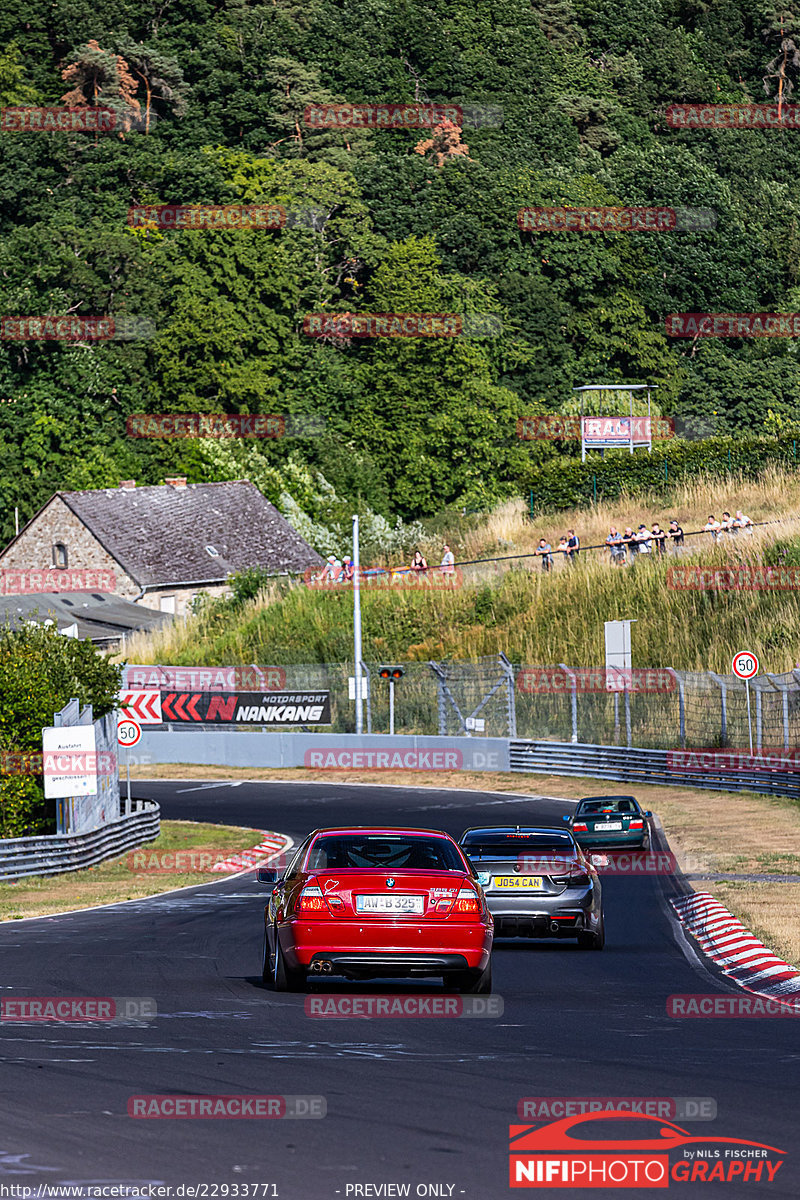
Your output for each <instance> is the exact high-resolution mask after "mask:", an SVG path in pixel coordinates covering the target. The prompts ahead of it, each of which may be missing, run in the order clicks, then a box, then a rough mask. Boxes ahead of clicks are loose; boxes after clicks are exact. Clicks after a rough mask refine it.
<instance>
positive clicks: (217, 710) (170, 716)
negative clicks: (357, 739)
mask: <svg viewBox="0 0 800 1200" xmlns="http://www.w3.org/2000/svg"><path fill="white" fill-rule="evenodd" d="M161 715H162V718H163V720H164V721H179V722H183V721H185V722H187V723H188V724H208V725H276V726H289V725H330V723H331V694H330V692H289V691H287V692H227V693H226V692H176V691H173V692H164V691H162V693H161Z"/></svg>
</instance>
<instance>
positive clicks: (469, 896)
mask: <svg viewBox="0 0 800 1200" xmlns="http://www.w3.org/2000/svg"><path fill="white" fill-rule="evenodd" d="M480 911H481V901H480V897H479V896H478V895H477V893H476V892H473V890H472V888H461V889H460V891H459V893H458V895H457V896H456V902H455V904H454V905H453V912H457V913H472V914H473V915H474V916H477V915H478V914H479V913H480Z"/></svg>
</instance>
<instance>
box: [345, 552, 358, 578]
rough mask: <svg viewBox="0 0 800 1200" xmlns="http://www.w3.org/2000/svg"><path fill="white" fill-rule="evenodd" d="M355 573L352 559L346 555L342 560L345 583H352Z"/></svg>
mask: <svg viewBox="0 0 800 1200" xmlns="http://www.w3.org/2000/svg"><path fill="white" fill-rule="evenodd" d="M355 573H356V569H355V567H354V566H353V560H352V558H351V557H350V555H349V554H345V556H344V558H343V559H342V579H343V580H344V582H345V583H352V582H353V576H354V575H355Z"/></svg>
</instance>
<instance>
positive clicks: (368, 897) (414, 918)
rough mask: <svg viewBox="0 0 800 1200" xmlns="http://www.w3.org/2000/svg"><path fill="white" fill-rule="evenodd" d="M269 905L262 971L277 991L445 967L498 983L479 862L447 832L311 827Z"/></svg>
mask: <svg viewBox="0 0 800 1200" xmlns="http://www.w3.org/2000/svg"><path fill="white" fill-rule="evenodd" d="M257 877H258V880H259V882H260V883H266V884H270V885H271V886H272V889H273V891H272V895H271V897H270V901H269V904H268V905H267V907H266V908H265V910H264V954H263V965H262V978H263V979H264V982H265V983H267V984H269V985H271V986H272V987H273V988H275V990H276V991H281V992H282V991H297V990H299V989H301V988H302V987H303V986H304V985H305V982H306V979H307V978H308V977H309V976H310V977H311V978H318V977H328V976H332V975H344V976H345V977H346V978H348V979H375V978H380V977H383V978H392V979H394V978H399V977H405V978H409V977H410V978H419V977H422V976H440V977H441V978H442V979H443V980H444V982H445V984H446V985H449V986H452V987H455V988H457V989H458V990H459V991H461V992H481V993H485V992H490V991H491V990H492V969H491V951H492V936H493V927H492V917H491V914H490V913H489V910H488V908H487V906H486V900H485V898H484V895H483V891H482V890H481V887H480V884H479V883H478V880H477V876H476V875H475V872H474V869H473V868H472V867H471V866H470V864H469V862H468V860H467V859H466V858H465V857H464V855H463V854H462V852H461V850H460V849H459V847H458V846H457V845H456V843H455V842H454V841H453V839H452V838H451V837H448V835H447V834H446V833H440V832H437V831H436V830H432V829H381V828H372V827H363V828H361V827H351V828H343V829H317V830H315V832H314V833H311V834H309V836H308V837H307V838H306V839H305V841H304V842H303V844H302V845H301V846H300V847H299V848H298V850H297V853H296V854H295V856H294V858H293V859H292V861H291V862H290V864H289V866H288V867H287V868H286V871H285V873H284V874H283V875H282V876H281V877H280V878H279V876H278V872H277V871H275V870H271V869H268V868H263V867H262V868H261V869H260V870H258V872H257Z"/></svg>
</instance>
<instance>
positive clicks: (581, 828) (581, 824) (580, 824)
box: [572, 821, 589, 833]
mask: <svg viewBox="0 0 800 1200" xmlns="http://www.w3.org/2000/svg"><path fill="white" fill-rule="evenodd" d="M572 828H573V829H577V830H578V832H579V833H588V832H589V826H588V825H587V824H586V822H585V821H574V822H573V824H572Z"/></svg>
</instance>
